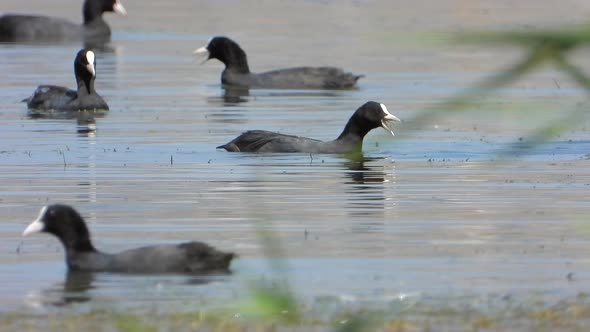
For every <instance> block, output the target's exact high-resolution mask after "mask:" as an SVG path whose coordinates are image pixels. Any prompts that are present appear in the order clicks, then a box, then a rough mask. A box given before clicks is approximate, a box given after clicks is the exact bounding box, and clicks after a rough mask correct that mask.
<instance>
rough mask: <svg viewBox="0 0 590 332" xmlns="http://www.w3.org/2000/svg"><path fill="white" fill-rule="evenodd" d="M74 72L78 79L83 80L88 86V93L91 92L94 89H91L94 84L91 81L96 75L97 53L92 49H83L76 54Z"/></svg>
mask: <svg viewBox="0 0 590 332" xmlns="http://www.w3.org/2000/svg"><path fill="white" fill-rule="evenodd" d="M74 73H75V74H76V81H80V80H83V81H84V83H86V87H87V88H88V93H91V92H92V91H90V89H91V86H92V85H91V84H90V81H91V80H92V79H94V77H95V76H96V55H95V54H94V52H93V51H92V50H89V49H81V50H80V51H79V52H78V54H76V59H75V60H74ZM78 85H79V84H78Z"/></svg>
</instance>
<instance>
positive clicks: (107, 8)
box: [0, 0, 127, 43]
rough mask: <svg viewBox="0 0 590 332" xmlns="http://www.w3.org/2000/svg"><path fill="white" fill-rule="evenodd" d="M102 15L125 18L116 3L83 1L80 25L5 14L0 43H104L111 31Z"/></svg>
mask: <svg viewBox="0 0 590 332" xmlns="http://www.w3.org/2000/svg"><path fill="white" fill-rule="evenodd" d="M104 12H115V13H117V14H120V15H127V12H126V11H125V7H123V5H122V4H121V2H120V1H119V0H86V1H84V5H83V7H82V14H83V15H84V23H83V24H82V25H80V24H76V23H72V22H69V21H67V20H64V19H60V18H54V17H47V16H35V15H16V14H8V15H3V16H1V17H0V41H3V42H59V41H76V40H84V41H86V42H89V43H106V42H108V41H109V40H110V37H111V29H110V28H109V25H108V24H107V23H106V22H105V20H104V19H103V18H102V14H103V13H104Z"/></svg>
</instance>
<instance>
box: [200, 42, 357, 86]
mask: <svg viewBox="0 0 590 332" xmlns="http://www.w3.org/2000/svg"><path fill="white" fill-rule="evenodd" d="M193 53H195V54H199V55H204V56H206V57H207V60H208V59H217V60H219V61H221V62H223V64H224V65H225V70H224V71H223V73H222V74H221V83H223V84H224V85H230V86H241V87H249V88H266V89H350V88H354V87H355V84H356V81H357V80H358V79H359V78H361V77H362V75H355V74H352V73H345V72H344V71H343V70H342V69H340V68H335V67H296V68H287V69H279V70H273V71H269V72H264V73H259V74H255V73H251V72H250V68H249V67H248V60H247V58H246V53H245V52H244V51H243V50H242V48H240V46H239V45H238V44H237V43H236V42H234V41H233V40H231V39H229V38H227V37H215V38H213V39H211V40H210V41H209V43H208V44H207V46H204V47H201V48H199V49H197V50H195V51H194V52H193Z"/></svg>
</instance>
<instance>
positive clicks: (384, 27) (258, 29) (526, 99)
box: [0, 0, 590, 312]
mask: <svg viewBox="0 0 590 332" xmlns="http://www.w3.org/2000/svg"><path fill="white" fill-rule="evenodd" d="M123 3H124V5H125V7H126V9H127V11H128V13H129V16H128V17H126V18H123V17H118V16H115V15H108V17H107V20H108V21H109V22H110V24H111V27H112V29H113V31H114V33H113V40H112V42H111V44H110V45H108V47H107V48H106V49H104V50H99V51H97V81H96V88H97V91H98V92H99V93H100V94H101V95H102V96H103V97H104V98H105V99H106V101H107V102H108V104H109V105H110V108H111V111H109V112H108V113H106V114H104V115H101V116H100V117H97V118H96V119H95V121H96V127H97V131H96V132H95V133H90V134H89V133H79V132H78V130H77V129H78V124H77V121H76V119H63V118H53V119H36V118H30V117H29V116H27V110H26V105H25V104H24V103H21V102H20V100H21V99H23V98H25V97H27V96H29V95H30V94H31V93H32V92H33V91H34V89H35V88H36V86H37V85H39V84H57V85H64V86H69V87H73V86H74V84H75V82H74V77H73V73H72V62H73V58H74V55H75V53H76V52H77V50H78V49H79V48H80V45H77V44H66V45H18V44H2V45H0V75H1V77H2V79H1V80H0V183H1V185H0V188H1V189H0V215H2V218H0V243H1V245H0V293H1V294H3V295H2V297H1V299H0V310H1V311H4V312H6V311H13V310H53V308H55V307H56V306H57V307H60V306H61V305H63V303H64V302H70V300H72V298H73V302H82V303H83V305H80V306H78V307H75V308H76V309H75V310H83V309H82V308H85V307H91V308H92V307H101V306H103V305H105V306H109V305H113V304H115V303H116V304H117V305H120V306H123V307H141V306H142V305H143V304H145V303H146V302H149V303H151V305H155V306H160V307H161V308H162V309H163V310H164V309H165V308H178V307H179V306H182V305H183V304H185V303H187V302H190V301H191V300H194V299H195V298H198V300H194V301H197V302H193V304H195V303H201V301H202V302H209V303H210V302H215V301H216V300H219V299H227V298H236V297H240V296H241V295H242V294H243V293H245V288H247V284H248V282H249V281H251V280H256V279H260V278H269V277H271V276H272V275H273V273H274V272H273V271H272V270H271V269H270V268H269V267H268V266H267V265H268V264H267V263H266V259H265V255H264V251H263V247H262V246H263V243H264V241H262V240H261V238H260V236H259V234H260V232H258V230H260V229H263V230H270V231H271V232H272V233H273V234H274V236H276V237H277V238H278V239H280V243H281V245H282V247H283V249H284V253H283V254H284V258H283V260H284V261H285V263H286V265H287V266H288V271H287V275H288V276H289V278H290V280H291V282H292V283H293V285H294V288H295V289H296V290H297V292H298V294H300V296H301V297H302V298H303V299H304V300H305V299H310V300H312V301H313V300H314V299H317V298H321V297H330V298H336V299H339V300H342V301H353V302H354V301H374V302H385V303H387V302H388V301H392V300H399V299H404V298H407V297H413V298H432V297H435V298H443V299H444V298H449V297H453V298H455V297H461V296H467V297H468V298H471V297H473V298H481V297H489V296H496V295H499V296H502V295H504V294H510V296H512V297H521V298H529V297H530V296H532V295H534V296H537V297H539V298H542V299H543V300H545V301H548V302H549V303H552V302H557V301H560V300H562V299H568V298H575V297H576V296H577V295H579V294H580V293H582V292H585V291H587V290H588V289H589V286H590V259H589V258H588V246H589V245H590V227H589V226H588V221H589V216H590V204H588V202H589V201H588V197H589V195H588V194H589V192H590V160H589V159H590V139H589V136H588V128H590V127H589V125H590V121H588V117H586V118H585V119H584V120H583V121H580V122H579V123H578V125H577V126H574V127H572V128H571V129H569V130H567V131H565V132H563V133H562V134H561V135H560V136H559V137H554V138H552V139H551V140H550V142H548V143H546V144H544V145H540V146H538V147H536V148H535V149H533V150H526V151H525V150H524V149H520V150H517V151H519V152H518V153H516V155H514V156H511V157H509V158H507V159H504V160H499V158H498V153H499V151H503V149H505V148H506V147H507V146H508V145H509V144H511V143H513V142H518V141H519V138H524V140H525V141H526V137H527V133H528V132H529V131H531V130H533V129H535V128H537V127H538V126H541V125H543V124H547V123H550V122H551V121H561V118H562V117H564V116H565V115H566V114H567V113H568V112H569V111H570V110H573V109H576V108H580V107H581V108H583V107H586V108H587V107H588V104H587V97H586V94H585V92H584V91H582V90H581V89H579V88H578V87H577V86H576V85H575V84H574V83H573V82H572V81H570V80H568V79H567V78H565V77H564V76H563V75H561V74H560V73H558V72H556V71H554V70H553V69H551V68H544V70H543V71H541V72H540V73H536V74H533V75H530V76H528V77H526V78H525V79H523V80H520V81H518V82H517V83H515V84H513V85H511V86H509V87H507V88H505V89H503V90H502V91H501V92H500V93H497V94H494V95H491V96H489V97H487V98H486V103H485V105H484V106H478V107H475V109H472V110H469V111H468V112H459V113H455V114H439V116H438V117H437V118H435V119H433V120H432V121H431V122H429V123H424V124H421V125H411V124H410V122H406V123H404V122H402V123H400V124H397V125H396V136H395V137H391V135H389V134H388V133H387V132H385V131H384V130H381V129H377V130H375V131H373V132H371V133H370V134H369V135H368V137H367V138H366V140H365V143H364V158H363V160H360V161H358V160H357V161H353V160H349V159H347V158H346V157H343V156H330V155H312V156H310V155H307V154H262V155H259V154H241V153H228V152H225V151H219V150H216V149H215V147H216V146H217V145H220V144H223V143H226V142H227V141H229V140H231V139H232V138H234V137H235V136H237V135H239V134H240V133H241V132H243V131H245V130H248V129H266V130H274V131H280V132H282V133H288V134H295V135H302V136H308V137H314V138H318V139H322V140H330V139H333V138H335V137H336V136H338V134H339V133H340V131H341V130H342V128H343V126H344V124H345V123H346V121H347V120H348V118H349V117H350V115H351V114H352V112H353V111H354V110H355V109H356V108H357V107H358V106H360V105H361V104H363V103H364V102H366V101H368V100H375V101H379V102H383V103H385V104H386V105H387V106H388V109H389V111H390V112H391V113H393V114H395V115H396V116H398V117H399V118H400V119H402V120H409V119H412V117H414V116H416V115H417V114H419V113H420V112H422V111H423V110H424V109H426V108H428V107H430V106H432V105H434V104H436V103H437V102H440V101H442V100H443V99H444V98H445V97H448V96H450V95H452V94H453V93H455V92H458V91H460V90H461V89H462V88H464V87H467V86H469V84H471V83H473V82H476V81H477V80H479V79H481V78H483V77H485V76H486V75H488V74H489V73H492V72H493V71H494V70H497V69H499V68H503V66H504V65H506V64H508V63H510V62H511V61H515V60H516V59H518V57H519V55H520V52H519V51H518V50H516V49H510V48H493V47H484V46H472V45H470V46H466V45H457V44H445V43H443V42H442V37H441V39H438V38H437V37H436V36H437V34H438V33H440V32H449V31H461V30H469V29H483V28H492V29H497V28H506V27H513V28H522V27H529V26H533V27H539V26H546V25H554V24H556V23H560V22H562V21H561V19H563V17H568V21H569V22H571V21H574V22H583V20H584V19H586V17H585V16H584V10H585V12H586V13H587V12H588V10H590V8H589V7H588V6H587V5H584V3H583V2H576V1H573V2H572V4H571V6H561V5H559V6H558V5H557V4H552V3H547V4H546V5H545V6H542V7H541V8H537V7H534V5H535V4H536V3H537V2H535V1H524V2H519V6H516V7H512V6H511V5H510V4H511V3H512V2H509V1H475V2H465V1H450V0H449V1H440V2H436V3H430V2H429V3H428V4H420V3H412V4H407V3H404V2H400V1H367V2H359V1H298V2H287V1H256V2H252V1H234V0H224V1H208V2H204V1H198V2H197V1H189V0H176V1H166V2H162V1H138V0H136V1H124V2H123ZM46 6H47V2H46V1H45V0H26V1H13V0H8V1H6V0H4V1H3V5H2V8H0V9H1V10H3V11H5V12H29V13H32V12H46V13H47V14H51V15H54V16H63V17H68V18H70V19H71V20H74V21H80V14H79V11H80V9H79V8H72V7H71V1H53V2H52V5H51V7H50V8H49V7H48V8H44V7H46ZM533 7H534V8H536V9H538V10H536V11H534V13H532V14H531V13H530V10H531V8H533ZM421 33H428V34H429V35H428V36H429V37H428V40H427V41H424V40H421V39H418V38H417V37H416V36H417V35H420V34H421ZM213 35H227V36H229V37H232V38H233V39H235V40H236V41H237V42H238V43H240V44H241V46H242V47H243V48H244V49H245V51H246V52H247V54H248V57H249V62H250V68H251V69H252V70H253V71H263V70H270V69H276V68H280V67H287V66H297V65H334V66H339V67H343V68H345V69H346V70H348V71H352V72H355V73H362V74H364V75H366V77H365V78H363V79H361V80H360V81H359V86H360V88H359V89H358V90H351V91H296V90H279V91H277V90H251V91H250V92H249V94H248V95H242V96H238V97H237V98H236V97H235V96H226V95H225V94H224V90H223V89H222V88H221V86H220V74H221V70H222V66H221V64H220V63H218V62H215V61H209V62H207V63H205V64H203V65H200V64H199V62H198V61H197V60H196V59H194V58H193V57H192V54H191V52H192V50H194V49H195V48H197V47H200V46H203V45H204V44H206V42H207V40H208V39H209V38H210V37H211V36H213ZM584 61H585V62H584ZM578 62H579V63H581V64H588V60H587V59H584V58H581V59H580V61H578ZM57 202H62V203H67V204H71V205H74V206H75V207H76V208H77V209H78V210H79V211H80V212H81V213H82V214H83V216H84V217H85V218H86V220H87V221H88V223H89V224H90V228H91V231H92V234H93V238H94V242H95V245H96V246H97V247H98V248H100V249H102V250H104V251H108V252H116V251H120V250H124V249H127V248H132V247H135V246H141V245H148V244H155V243H176V242H181V241H186V240H202V241H206V242H209V243H211V244H213V245H215V246H216V247H219V248H222V249H225V250H231V251H235V252H236V253H238V255H239V256H240V258H239V259H238V260H236V261H235V264H234V265H233V270H234V274H233V275H231V276H219V277H213V278H204V279H203V278H201V279H199V278H197V279H195V278H191V277H185V276H149V277H145V276H143V277H142V276H119V275H109V274H99V275H95V276H91V277H89V278H87V279H84V280H82V281H81V282H79V281H76V280H73V281H72V280H70V279H68V278H67V277H66V270H65V266H64V263H63V252H62V249H61V246H60V244H59V243H58V242H57V240H56V239H54V238H51V237H49V236H46V235H39V236H33V237H28V238H26V239H23V238H21V236H20V234H21V232H22V230H23V229H24V227H25V226H26V224H28V222H30V221H31V220H32V219H33V218H35V217H36V216H37V213H38V211H39V209H40V208H41V206H43V205H45V204H48V203H57ZM72 284H74V285H79V287H77V288H76V287H74V288H71V287H70V288H69V286H68V285H70V286H71V285H72ZM72 289H73V290H72ZM195 305H196V304H195Z"/></svg>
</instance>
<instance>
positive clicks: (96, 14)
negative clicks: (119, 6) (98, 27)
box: [82, 0, 104, 26]
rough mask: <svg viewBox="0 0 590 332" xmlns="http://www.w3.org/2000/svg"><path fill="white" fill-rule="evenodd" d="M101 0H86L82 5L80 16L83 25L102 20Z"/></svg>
mask: <svg viewBox="0 0 590 332" xmlns="http://www.w3.org/2000/svg"><path fill="white" fill-rule="evenodd" d="M102 12H103V10H102V1H94V0H86V1H85V2H84V6H83V7H82V16H83V17H84V25H86V26H87V25H90V24H93V23H94V22H95V21H96V22H100V21H102V22H104V20H103V18H102Z"/></svg>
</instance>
